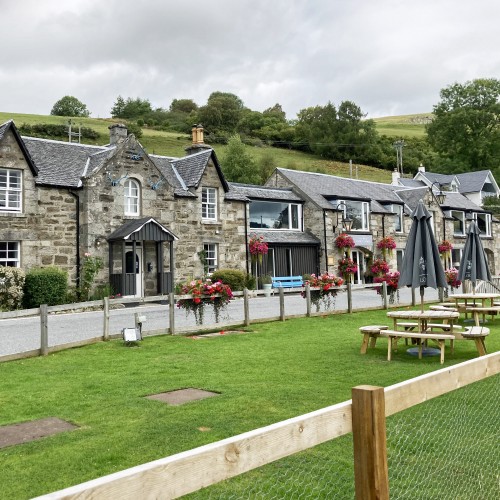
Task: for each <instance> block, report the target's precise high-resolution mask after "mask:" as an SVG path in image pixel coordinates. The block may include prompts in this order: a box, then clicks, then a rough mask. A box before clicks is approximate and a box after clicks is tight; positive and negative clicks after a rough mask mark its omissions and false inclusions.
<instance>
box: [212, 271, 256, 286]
mask: <svg viewBox="0 0 500 500" xmlns="http://www.w3.org/2000/svg"><path fill="white" fill-rule="evenodd" d="M210 279H211V280H212V281H213V282H214V283H215V282H216V281H222V283H224V284H225V285H229V287H230V288H231V290H232V291H233V292H236V291H238V292H241V290H243V288H245V286H246V284H247V277H246V273H244V272H243V271H239V270H237V269H219V270H217V271H215V272H213V273H212V276H210Z"/></svg>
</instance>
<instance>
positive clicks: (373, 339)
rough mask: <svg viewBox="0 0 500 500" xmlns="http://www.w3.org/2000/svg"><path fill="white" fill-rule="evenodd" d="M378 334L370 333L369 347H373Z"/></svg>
mask: <svg viewBox="0 0 500 500" xmlns="http://www.w3.org/2000/svg"><path fill="white" fill-rule="evenodd" d="M377 337H378V335H372V336H371V338H370V347H371V348H372V349H373V348H374V347H375V346H376V344H377Z"/></svg>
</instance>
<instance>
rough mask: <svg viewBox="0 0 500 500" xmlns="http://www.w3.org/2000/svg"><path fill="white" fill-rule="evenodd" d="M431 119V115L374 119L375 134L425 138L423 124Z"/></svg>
mask: <svg viewBox="0 0 500 500" xmlns="http://www.w3.org/2000/svg"><path fill="white" fill-rule="evenodd" d="M431 117H432V113H422V114H417V115H401V116H385V117H381V118H374V122H375V127H376V129H377V132H378V133H379V134H381V135H388V136H390V137H417V138H423V137H424V136H425V123H426V122H427V121H428V120H429V119H430V118H431Z"/></svg>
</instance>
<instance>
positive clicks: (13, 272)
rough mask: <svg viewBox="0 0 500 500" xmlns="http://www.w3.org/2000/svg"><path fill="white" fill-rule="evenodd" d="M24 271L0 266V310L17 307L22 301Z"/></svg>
mask: <svg viewBox="0 0 500 500" xmlns="http://www.w3.org/2000/svg"><path fill="white" fill-rule="evenodd" d="M24 279H25V275H24V271H23V270H22V269H19V268H17V267H3V266H0V310H6V311H13V310H14V309H19V308H20V307H21V304H22V301H23V287H24Z"/></svg>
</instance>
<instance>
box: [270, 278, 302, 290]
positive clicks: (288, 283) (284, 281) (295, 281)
mask: <svg viewBox="0 0 500 500" xmlns="http://www.w3.org/2000/svg"><path fill="white" fill-rule="evenodd" d="M271 279H272V283H273V288H297V287H301V286H302V285H303V284H304V282H303V281H302V276H274V277H272V278H271Z"/></svg>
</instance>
